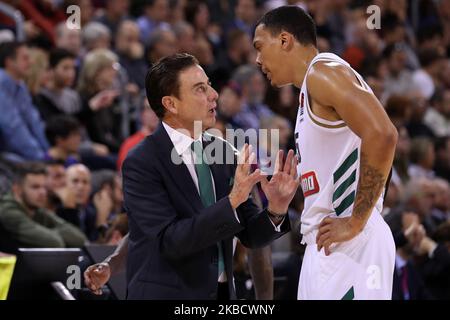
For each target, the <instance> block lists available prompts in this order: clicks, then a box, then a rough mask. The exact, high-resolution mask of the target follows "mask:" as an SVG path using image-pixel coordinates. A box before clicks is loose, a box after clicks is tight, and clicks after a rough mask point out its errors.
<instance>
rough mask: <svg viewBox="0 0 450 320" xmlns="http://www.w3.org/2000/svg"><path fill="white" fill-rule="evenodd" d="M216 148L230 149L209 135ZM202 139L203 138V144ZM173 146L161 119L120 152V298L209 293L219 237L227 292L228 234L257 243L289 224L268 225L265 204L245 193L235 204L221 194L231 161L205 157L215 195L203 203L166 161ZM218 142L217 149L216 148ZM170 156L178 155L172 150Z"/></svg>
mask: <svg viewBox="0 0 450 320" xmlns="http://www.w3.org/2000/svg"><path fill="white" fill-rule="evenodd" d="M209 139H210V140H211V141H210V142H209V143H210V144H211V143H213V144H214V146H216V147H220V148H223V149H221V150H223V151H224V152H225V153H224V156H226V155H228V156H231V159H234V156H235V150H234V149H233V148H232V147H231V146H230V145H228V144H227V143H225V142H224V141H223V140H222V139H218V138H214V137H212V136H209ZM208 145H209V144H208ZM172 149H173V150H175V149H174V146H173V144H172V141H171V140H170V138H169V136H168V134H167V132H166V130H165V129H164V127H163V126H162V125H160V127H159V128H158V130H157V131H156V132H155V133H154V134H153V135H151V136H149V137H147V138H146V139H144V140H143V141H142V142H141V143H140V144H139V145H138V146H137V147H136V148H134V149H133V150H132V151H131V152H130V153H129V155H128V156H127V158H126V160H125V162H124V164H123V167H122V173H123V186H124V188H123V190H124V200H125V209H126V211H127V213H128V216H129V229H130V235H129V247H128V261H127V283H128V295H127V298H128V299H216V297H217V283H218V282H217V281H218V264H217V260H218V259H217V255H218V254H217V243H218V242H219V241H222V245H223V248H224V260H225V270H226V275H227V278H228V288H229V290H230V291H229V292H230V297H231V298H236V295H235V290H234V284H233V281H231V279H233V268H232V259H233V257H232V254H233V252H232V251H233V244H232V242H233V237H234V236H235V235H236V236H237V237H238V238H239V239H240V241H241V242H242V243H243V244H244V245H245V246H247V247H261V246H264V245H267V244H268V243H270V242H271V241H273V240H274V239H276V238H278V237H280V236H281V235H283V234H284V233H286V232H288V231H289V230H290V224H289V219H285V221H284V222H283V224H282V226H281V230H282V232H276V231H275V229H274V226H273V225H272V223H271V221H270V219H269V217H268V216H267V212H266V211H263V212H261V213H260V212H259V210H258V208H257V207H256V205H255V204H254V203H253V201H252V200H251V199H249V200H248V201H247V202H245V203H243V204H242V205H240V206H239V208H238V209H237V210H236V211H237V214H238V217H239V220H240V223H239V222H238V221H237V220H236V217H235V215H234V212H233V209H232V207H231V205H230V201H229V200H228V194H229V192H230V191H231V188H232V178H233V177H234V171H235V168H236V165H235V164H212V165H210V168H211V172H212V175H213V177H214V183H215V190H216V200H217V201H216V203H215V204H214V205H212V206H210V207H207V208H205V207H203V204H202V202H201V199H200V196H199V194H198V191H197V188H196V186H195V184H194V182H193V180H192V177H191V175H190V174H189V170H188V169H187V166H186V165H185V164H183V163H181V158H180V157H178V159H179V161H180V162H179V163H181V164H180V165H176V164H174V163H173V161H171V152H172ZM217 150H219V149H217ZM174 155H175V156H178V155H176V154H175V152H174Z"/></svg>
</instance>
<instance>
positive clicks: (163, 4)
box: [147, 0, 169, 22]
mask: <svg viewBox="0 0 450 320" xmlns="http://www.w3.org/2000/svg"><path fill="white" fill-rule="evenodd" d="M147 13H148V16H149V17H150V19H152V20H153V21H155V22H161V21H166V20H167V16H168V14H169V3H168V1H167V0H155V2H154V3H153V6H151V7H148V9H147Z"/></svg>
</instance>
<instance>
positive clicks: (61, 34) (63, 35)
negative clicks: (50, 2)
mask: <svg viewBox="0 0 450 320" xmlns="http://www.w3.org/2000/svg"><path fill="white" fill-rule="evenodd" d="M55 30H56V38H55V47H56V48H61V49H65V50H67V51H69V52H70V53H72V54H73V55H74V56H75V57H76V58H79V57H80V53H81V31H80V29H69V28H67V25H66V23H65V22H61V23H60V24H58V25H57V26H56V29H55Z"/></svg>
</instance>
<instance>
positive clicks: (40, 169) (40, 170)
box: [13, 162, 47, 184]
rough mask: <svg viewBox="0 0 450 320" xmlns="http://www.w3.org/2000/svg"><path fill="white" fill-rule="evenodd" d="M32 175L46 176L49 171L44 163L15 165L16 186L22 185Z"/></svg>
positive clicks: (14, 179)
mask: <svg viewBox="0 0 450 320" xmlns="http://www.w3.org/2000/svg"><path fill="white" fill-rule="evenodd" d="M30 174H34V175H46V174H47V170H46V168H45V165H44V164H43V163H42V162H24V163H19V164H17V165H15V167H14V178H13V181H14V183H16V184H22V183H23V182H24V181H25V179H26V177H27V176H28V175H30Z"/></svg>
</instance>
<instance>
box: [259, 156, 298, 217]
mask: <svg viewBox="0 0 450 320" xmlns="http://www.w3.org/2000/svg"><path fill="white" fill-rule="evenodd" d="M282 158H283V151H282V150H280V151H279V152H278V154H277V159H276V162H275V169H274V174H273V176H272V179H270V181H267V179H263V180H262V181H261V187H262V190H263V191H264V194H265V195H266V197H267V200H268V201H269V209H270V210H271V211H275V212H276V213H280V214H281V213H286V211H287V209H288V207H289V203H290V202H291V200H292V198H293V197H294V195H295V192H296V191H297V188H298V186H299V185H300V179H298V177H297V164H298V160H297V157H294V151H293V150H289V152H288V155H287V157H286V161H285V162H284V164H283V163H282Z"/></svg>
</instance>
